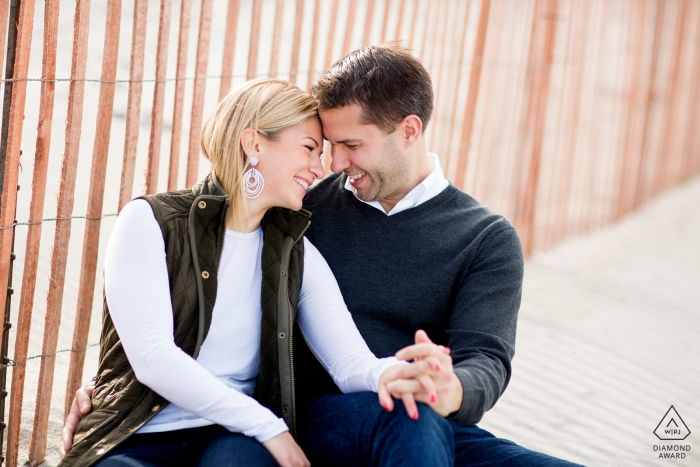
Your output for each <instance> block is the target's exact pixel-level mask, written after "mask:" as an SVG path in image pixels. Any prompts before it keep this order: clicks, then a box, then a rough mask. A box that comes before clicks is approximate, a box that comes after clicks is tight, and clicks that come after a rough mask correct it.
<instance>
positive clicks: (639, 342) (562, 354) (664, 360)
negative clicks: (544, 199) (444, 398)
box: [480, 177, 700, 466]
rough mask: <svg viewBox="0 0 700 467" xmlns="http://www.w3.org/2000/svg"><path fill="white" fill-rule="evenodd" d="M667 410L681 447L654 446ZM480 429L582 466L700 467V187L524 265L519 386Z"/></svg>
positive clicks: (686, 188) (680, 190)
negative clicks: (670, 453)
mask: <svg viewBox="0 0 700 467" xmlns="http://www.w3.org/2000/svg"><path fill="white" fill-rule="evenodd" d="M671 405H673V406H674V407H675V409H677V411H678V414H679V415H680V417H681V418H682V419H683V421H684V422H685V424H686V425H687V427H688V428H689V430H690V432H691V434H690V435H689V436H688V437H687V438H686V439H685V440H684V441H660V440H659V439H658V438H657V437H656V436H655V435H654V434H653V432H654V430H655V429H656V427H657V425H658V424H659V422H660V421H661V419H662V418H663V417H664V415H665V414H666V412H667V411H668V410H669V407H670V406H671ZM480 425H481V426H482V427H483V428H485V429H487V430H490V431H491V432H492V433H494V434H496V435H497V436H500V437H505V438H508V439H511V440H513V441H515V442H517V443H519V444H522V445H524V446H527V447H529V448H531V449H535V450H538V451H543V452H546V453H548V454H551V455H555V456H558V457H563V458H566V459H569V460H572V461H576V462H579V463H582V464H585V465H596V466H598V465H603V466H605V465H609V466H642V465H659V466H662V465H684V466H691V465H693V466H699V465H700V178H698V177H696V178H695V179H694V180H692V181H691V182H689V183H687V184H685V185H683V186H681V187H677V188H674V189H672V190H670V191H669V192H667V193H665V194H664V195H662V196H661V197H659V198H657V199H656V200H654V201H653V202H652V203H650V204H649V205H647V206H645V207H643V208H642V209H641V210H640V211H638V212H637V213H634V214H632V215H630V216H628V217H626V218H625V219H623V220H622V221H621V222H620V223H618V224H616V225H614V226H610V227H608V228H606V229H603V230H601V231H599V232H596V233H594V234H591V235H588V236H586V237H583V238H578V239H573V240H570V241H568V242H565V243H564V244H562V245H560V246H558V247H557V248H556V249H554V250H552V251H550V252H547V253H543V254H539V255H537V256H535V257H534V258H532V259H531V260H530V261H528V263H527V265H526V270H525V285H524V296H523V306H522V308H521V311H520V320H519V328H518V341H517V351H516V357H515V360H514V375H513V379H512V381H511V384H510V386H509V388H508V389H507V390H506V392H505V394H504V395H503V397H502V399H501V400H500V401H499V403H498V404H497V406H496V407H495V408H494V409H493V410H491V411H490V412H489V413H487V414H486V416H485V417H484V419H483V421H482V423H481V424H480ZM655 445H656V446H658V445H679V446H681V445H682V446H685V447H686V449H687V446H690V451H689V452H688V451H686V452H685V454H686V456H685V459H660V458H659V451H654V446H655ZM679 452H682V451H679Z"/></svg>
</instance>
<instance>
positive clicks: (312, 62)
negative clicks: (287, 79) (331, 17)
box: [306, 0, 321, 89]
mask: <svg viewBox="0 0 700 467" xmlns="http://www.w3.org/2000/svg"><path fill="white" fill-rule="evenodd" d="M312 1H313V9H314V25H313V29H312V33H311V51H310V52H309V75H308V76H307V78H306V87H307V88H308V89H310V88H311V85H312V84H313V82H314V75H315V74H316V71H315V70H316V43H317V42H318V30H319V28H320V24H321V5H319V4H318V0H312Z"/></svg>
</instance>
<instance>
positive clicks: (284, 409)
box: [282, 405, 289, 415]
mask: <svg viewBox="0 0 700 467" xmlns="http://www.w3.org/2000/svg"><path fill="white" fill-rule="evenodd" d="M282 413H283V414H285V415H287V414H288V413H289V407H287V406H286V405H285V406H284V407H282Z"/></svg>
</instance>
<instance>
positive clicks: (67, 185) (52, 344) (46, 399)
mask: <svg viewBox="0 0 700 467" xmlns="http://www.w3.org/2000/svg"><path fill="white" fill-rule="evenodd" d="M73 24H74V33H73V56H72V63H71V76H72V77H74V78H76V79H75V80H74V81H71V82H70V87H69V90H68V112H67V115H66V138H65V141H66V143H65V149H64V153H63V160H62V161H61V182H60V184H59V189H58V203H57V208H56V217H57V218H59V219H61V218H69V217H70V216H71V215H72V214H73V201H74V198H75V179H76V174H77V170H78V153H79V149H80V131H81V126H82V122H83V97H84V94H85V81H84V80H83V79H82V78H84V77H85V69H86V64H87V43H88V27H89V24H90V2H79V3H77V4H76V8H75V19H74V23H73ZM70 233H71V220H70V219H65V220H58V221H56V232H55V236H54V244H53V253H52V255H51V273H50V274H51V275H50V277H49V291H48V294H47V297H46V318H45V323H46V324H45V326H44V342H43V345H42V348H41V350H42V352H41V353H42V354H53V353H54V352H56V344H57V342H58V328H59V325H60V323H61V308H62V305H63V286H64V285H65V279H66V265H67V263H68V243H69V241H70ZM55 363H56V356H55V355H50V356H47V357H44V358H42V360H41V367H40V369H39V383H38V385H37V396H36V411H35V413H34V428H33V430H32V440H31V443H30V445H29V460H30V461H31V462H32V463H33V464H34V465H36V464H40V463H41V462H43V461H44V458H45V456H46V441H47V428H48V423H49V410H50V407H51V393H52V388H53V373H54V365H55Z"/></svg>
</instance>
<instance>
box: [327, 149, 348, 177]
mask: <svg viewBox="0 0 700 467" xmlns="http://www.w3.org/2000/svg"><path fill="white" fill-rule="evenodd" d="M329 155H330V157H331V172H333V173H338V172H342V171H343V170H345V169H347V168H348V167H350V159H349V158H348V157H347V155H346V154H345V151H343V149H342V147H341V146H331V151H330V154H329Z"/></svg>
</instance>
